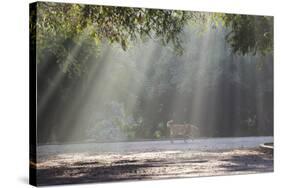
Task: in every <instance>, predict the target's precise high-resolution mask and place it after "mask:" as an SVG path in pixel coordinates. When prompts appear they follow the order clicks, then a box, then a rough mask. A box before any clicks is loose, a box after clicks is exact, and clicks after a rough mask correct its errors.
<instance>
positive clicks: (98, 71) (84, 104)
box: [37, 25, 273, 143]
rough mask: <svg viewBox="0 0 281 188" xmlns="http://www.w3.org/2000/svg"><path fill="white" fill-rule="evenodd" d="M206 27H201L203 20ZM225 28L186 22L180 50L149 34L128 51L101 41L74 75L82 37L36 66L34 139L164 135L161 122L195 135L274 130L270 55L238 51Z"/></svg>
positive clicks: (93, 139) (53, 140) (122, 138)
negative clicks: (189, 127) (66, 52)
mask: <svg viewBox="0 0 281 188" xmlns="http://www.w3.org/2000/svg"><path fill="white" fill-rule="evenodd" d="M205 27H206V26H205ZM227 33H228V31H227V29H225V28H223V27H221V26H218V27H215V28H214V27H213V26H212V25H209V26H207V27H206V28H205V29H204V31H202V27H200V26H197V27H194V26H193V27H190V26H188V25H187V26H186V28H185V31H184V34H183V36H182V40H183V49H184V52H183V54H182V55H177V54H176V53H175V52H174V51H173V49H172V46H171V45H166V46H163V45H162V44H161V41H157V40H152V39H149V40H147V41H146V42H142V41H136V42H133V43H132V44H131V46H129V48H128V49H127V51H124V50H122V48H121V47H120V46H119V45H115V44H108V43H106V42H104V41H102V45H101V47H99V49H98V50H96V51H93V52H92V53H91V55H90V56H89V57H88V58H87V61H86V62H85V67H86V68H85V70H83V71H82V72H79V71H80V70H75V67H74V68H73V69H74V70H73V71H74V72H75V71H76V72H77V73H78V74H76V75H75V74H71V73H69V72H67V71H65V70H66V69H65V67H62V66H61V65H60V64H59V63H58V61H66V63H64V65H65V66H71V64H68V63H67V61H68V60H69V58H74V59H76V60H77V61H79V59H80V58H82V57H83V53H82V52H83V50H84V48H86V47H87V41H85V40H84V36H83V34H82V35H81V37H79V40H81V45H75V44H68V45H69V49H70V50H71V55H70V56H69V57H67V58H65V59H63V60H58V59H56V57H54V56H52V55H50V54H48V53H47V52H46V53H45V54H44V56H45V57H46V58H45V62H42V63H39V64H37V104H38V105H37V106H38V114H37V117H38V118H37V129H38V141H39V143H64V142H89V141H91V142H117V141H127V140H131V141H133V140H144V139H153V140H154V139H166V138H168V137H169V132H168V129H167V126H166V124H167V122H168V121H169V120H174V121H175V122H177V123H179V124H183V123H189V124H193V125H195V126H197V127H198V128H199V130H200V132H199V135H198V137H236V136H260V135H273V55H272V54H268V55H266V56H262V55H260V54H258V53H257V54H256V55H250V54H248V55H237V54H234V53H232V51H231V48H230V46H229V44H228V43H227V42H226V40H225V36H226V34H227Z"/></svg>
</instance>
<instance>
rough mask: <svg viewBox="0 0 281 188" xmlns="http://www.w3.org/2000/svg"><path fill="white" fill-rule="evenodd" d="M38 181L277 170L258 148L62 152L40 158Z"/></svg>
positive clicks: (177, 176)
mask: <svg viewBox="0 0 281 188" xmlns="http://www.w3.org/2000/svg"><path fill="white" fill-rule="evenodd" d="M37 168H38V184H39V185H47V184H67V183H87V182H101V181H117V180H137V179H161V178H180V177H196V176H213V175H231V174H248V173H259V172H272V171H273V156H272V154H266V153H263V152H262V151H261V150H259V149H258V148H248V149H227V150H209V151H208V150H204V151H202V150H201V151H200V150H197V151H196V150H189V151H188V150H168V151H149V152H122V153H120V152H105V153H101V154H93V153H87V152H78V153H77V152H76V153H59V154H56V155H48V156H45V157H42V156H41V158H40V160H39V163H38V164H37Z"/></svg>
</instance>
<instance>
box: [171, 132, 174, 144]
mask: <svg viewBox="0 0 281 188" xmlns="http://www.w3.org/2000/svg"><path fill="white" fill-rule="evenodd" d="M170 141H171V144H173V143H174V141H173V134H170Z"/></svg>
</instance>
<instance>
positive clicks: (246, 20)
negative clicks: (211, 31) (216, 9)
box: [218, 14, 273, 55]
mask: <svg viewBox="0 0 281 188" xmlns="http://www.w3.org/2000/svg"><path fill="white" fill-rule="evenodd" d="M218 18H220V19H221V20H222V22H223V24H224V25H225V26H226V27H229V28H230V32H229V33H228V34H227V35H226V40H227V42H228V43H229V44H230V46H231V47H232V49H233V51H234V52H235V53H240V54H243V55H245V54H247V53H252V54H254V55H255V54H256V53H260V54H262V55H266V54H268V53H272V52H273V17H271V16H252V15H237V14H221V15H220V16H219V17H218Z"/></svg>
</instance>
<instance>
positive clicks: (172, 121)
mask: <svg viewBox="0 0 281 188" xmlns="http://www.w3.org/2000/svg"><path fill="white" fill-rule="evenodd" d="M172 123H174V120H170V121H168V122H167V127H169V128H170V126H171V124H172Z"/></svg>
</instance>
